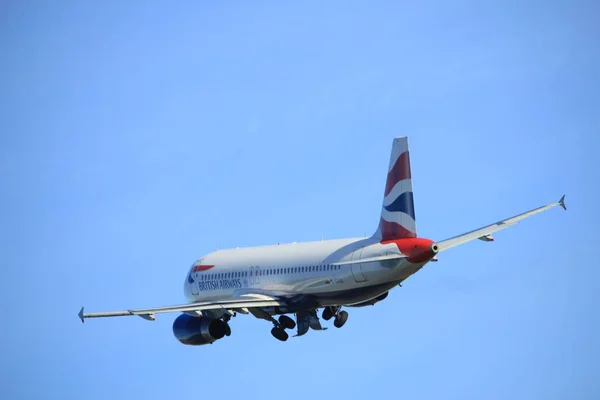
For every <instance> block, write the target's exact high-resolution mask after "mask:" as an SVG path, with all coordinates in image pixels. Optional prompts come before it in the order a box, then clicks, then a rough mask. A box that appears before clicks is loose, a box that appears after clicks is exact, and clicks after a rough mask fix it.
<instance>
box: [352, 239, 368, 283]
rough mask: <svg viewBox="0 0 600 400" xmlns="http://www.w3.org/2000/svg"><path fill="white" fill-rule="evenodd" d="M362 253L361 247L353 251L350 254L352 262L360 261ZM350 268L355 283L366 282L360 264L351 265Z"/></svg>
mask: <svg viewBox="0 0 600 400" xmlns="http://www.w3.org/2000/svg"><path fill="white" fill-rule="evenodd" d="M362 251H363V248H362V247H361V248H360V249H358V250H355V251H354V253H352V261H355V260H360V256H361V253H362ZM350 266H351V268H352V276H354V280H355V281H356V282H365V281H366V280H367V278H365V275H364V274H363V272H362V268H361V263H352V264H350Z"/></svg>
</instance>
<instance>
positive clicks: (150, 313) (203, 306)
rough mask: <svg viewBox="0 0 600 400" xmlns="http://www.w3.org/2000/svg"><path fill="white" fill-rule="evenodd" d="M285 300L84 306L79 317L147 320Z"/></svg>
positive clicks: (274, 304) (273, 303)
mask: <svg viewBox="0 0 600 400" xmlns="http://www.w3.org/2000/svg"><path fill="white" fill-rule="evenodd" d="M282 305H284V302H283V301H281V300H277V299H275V298H269V297H268V296H264V295H261V296H257V297H256V298H246V299H243V298H242V299H236V300H227V301H212V302H202V303H191V304H182V305H176V306H167V307H155V308H140V309H134V310H121V311H103V312H92V313H86V312H84V309H83V308H82V309H81V311H79V314H78V315H79V318H81V322H83V321H84V320H85V319H87V318H104V317H122V316H127V315H138V316H140V317H142V318H144V319H147V320H154V314H161V313H169V312H194V311H208V310H223V311H230V310H243V309H247V308H254V307H275V306H282Z"/></svg>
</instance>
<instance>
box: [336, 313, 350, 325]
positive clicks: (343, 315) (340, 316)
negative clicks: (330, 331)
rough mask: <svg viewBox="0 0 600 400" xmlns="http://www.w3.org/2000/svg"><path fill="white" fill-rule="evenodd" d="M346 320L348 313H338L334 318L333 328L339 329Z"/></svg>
mask: <svg viewBox="0 0 600 400" xmlns="http://www.w3.org/2000/svg"><path fill="white" fill-rule="evenodd" d="M347 320H348V313H347V312H346V311H340V312H339V314H338V315H336V316H335V321H333V326H335V327H336V328H341V327H342V326H344V324H345V323H346V321H347Z"/></svg>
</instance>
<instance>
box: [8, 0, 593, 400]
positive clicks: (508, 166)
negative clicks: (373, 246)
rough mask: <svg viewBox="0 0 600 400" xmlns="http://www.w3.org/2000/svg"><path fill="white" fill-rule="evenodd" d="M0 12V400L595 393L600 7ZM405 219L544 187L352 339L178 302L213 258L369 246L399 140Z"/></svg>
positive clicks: (522, 197)
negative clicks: (109, 315)
mask: <svg viewBox="0 0 600 400" xmlns="http://www.w3.org/2000/svg"><path fill="white" fill-rule="evenodd" d="M405 3H406V2H375V3H373V2H370V3H369V4H368V5H367V4H366V3H362V2H352V1H350V2H349V1H344V2H341V1H332V2H327V4H323V2H305V3H303V4H302V5H299V4H294V5H292V4H291V3H289V2H259V3H255V2H226V3H225V2H210V4H208V3H205V4H200V3H199V2H178V3H177V4H170V5H168V6H167V5H163V4H159V3H158V2H141V1H129V2H119V1H107V2H96V3H95V4H92V3H90V2H66V1H61V2H58V1H57V2H49V1H47V2H35V4H34V3H33V2H18V1H4V2H2V4H1V5H0V49H2V54H3V57H2V58H3V62H2V63H0V87H1V88H2V90H0V193H1V196H0V243H1V251H2V261H1V268H0V274H1V275H0V276H1V278H2V279H1V280H0V290H1V292H0V293H1V295H0V299H1V304H2V305H3V309H4V313H3V316H2V319H3V322H2V326H3V328H2V329H0V332H1V333H0V338H1V340H0V346H1V350H2V357H0V376H2V379H1V380H0V397H2V398H7V399H8V398H65V399H70V398H72V399H80V398H87V399H106V398H112V399H121V398H148V399H151V398H166V397H167V396H168V398H182V399H183V398H190V396H194V397H202V398H209V397H214V396H219V397H220V396H227V397H232V398H237V397H241V396H243V397H244V398H250V399H253V398H270V397H272V396H274V395H281V396H285V398H286V399H305V398H307V397H319V398H326V397H330V398H342V397H344V398H348V399H352V398H364V397H365V396H369V397H370V398H374V396H385V397H386V398H391V397H394V398H396V397H398V396H402V397H404V398H411V399H431V398H437V399H439V398H443V399H480V398H482V397H483V398H489V399H505V398H515V399H531V398H545V399H564V398H578V399H586V398H587V399H597V398H599V397H600V381H598V379H597V377H598V372H597V371H598V370H599V369H600V313H599V312H598V306H599V305H600V304H599V303H600V302H599V296H598V294H597V293H598V290H597V286H598V282H599V281H600V272H599V268H598V261H597V259H596V254H595V249H596V247H597V240H598V234H597V227H598V224H599V223H600V221H599V219H600V218H599V213H598V211H597V198H598V195H599V193H598V192H599V190H598V182H600V164H599V163H598V159H597V157H598V150H599V147H600V146H599V144H600V138H599V132H598V127H599V126H600V107H599V106H600V76H599V73H598V71H600V52H599V50H598V42H599V41H600V31H599V30H600V28H599V25H598V24H597V18H596V17H597V15H598V13H599V12H600V10H599V9H598V5H597V3H595V2H592V1H589V2H582V1H553V2H550V3H548V2H542V1H532V2H522V1H502V2H479V1H456V2H440V3H438V2H430V1H423V2H418V4H405ZM402 135H408V136H409V143H410V147H411V160H412V171H413V179H414V181H413V186H414V191H415V209H416V214H417V224H418V230H419V234H420V235H421V236H424V237H428V238H432V239H435V240H440V239H444V238H447V237H449V236H453V235H455V234H458V233H461V232H464V231H467V230H470V229H473V228H476V227H479V226H482V225H485V224H487V223H490V222H493V221H496V220H498V219H500V218H504V217H508V216H511V215H514V214H516V213H519V212H521V211H525V210H527V209H530V208H533V207H537V206H539V205H542V204H545V203H548V202H551V201H555V200H558V198H559V197H560V196H561V195H562V194H563V193H566V194H567V205H568V207H569V211H568V212H567V213H564V212H562V211H560V210H556V209H554V210H551V211H549V212H547V213H545V214H542V215H539V216H536V217H534V218H532V219H530V220H527V221H526V222H524V223H522V224H520V225H518V226H517V227H514V228H511V229H509V230H506V231H503V232H500V233H498V234H497V235H496V242H495V243H493V244H485V243H481V242H477V243H470V244H468V245H465V246H461V247H459V248H455V249H453V250H451V251H448V252H446V253H443V254H442V255H441V256H440V262H438V263H437V264H430V265H428V266H427V267H426V268H424V269H423V270H422V271H420V272H419V273H418V274H417V275H415V276H413V277H412V278H410V279H409V280H408V281H407V282H406V283H405V284H404V287H403V288H397V289H395V290H393V291H392V292H391V294H390V296H389V297H388V298H387V299H386V300H385V301H384V302H382V303H379V304H377V305H376V306H374V307H369V308H363V309H353V310H351V311H350V318H349V320H348V323H347V324H346V326H345V327H344V328H343V329H339V330H338V329H335V328H332V329H330V330H328V331H326V332H310V334H308V335H306V336H304V337H302V338H298V339H294V340H289V341H288V342H286V343H280V342H278V341H276V340H275V339H273V338H272V337H271V335H270V333H269V330H270V326H269V324H268V323H266V322H265V321H260V320H256V319H253V318H251V317H239V318H236V319H235V320H234V323H233V326H232V328H233V335H232V337H231V338H228V339H226V340H223V341H222V342H217V343H216V344H214V345H212V346H204V347H199V348H192V347H186V346H183V345H181V344H179V343H178V342H177V341H176V340H175V339H174V338H173V336H172V333H171V324H172V321H173V319H174V317H175V315H161V316H159V318H158V319H157V321H156V322H154V323H149V322H147V321H144V320H142V319H139V318H115V319H108V320H92V321H88V322H87V323H86V324H85V325H82V324H81V322H80V321H79V320H78V319H77V317H76V314H77V311H78V310H79V307H81V306H82V305H85V306H86V307H87V309H88V310H90V311H92V310H95V311H100V310H111V309H122V308H134V307H146V306H158V305H169V304H178V303H181V302H182V300H183V298H182V297H183V293H182V284H183V281H184V278H185V274H186V271H187V268H188V267H189V265H190V264H191V263H192V262H193V261H194V260H195V259H197V258H199V257H200V256H201V255H203V254H205V253H208V252H210V251H213V250H214V249H215V247H216V246H219V247H221V248H224V247H235V246H249V245H260V244H272V243H276V242H291V241H304V240H318V239H319V238H320V237H321V235H323V236H324V237H325V238H340V237H348V236H360V235H363V234H370V233H371V232H372V231H373V230H374V229H375V227H376V224H377V221H378V214H379V210H380V204H381V200H382V196H383V188H384V180H385V171H386V167H387V163H388V158H389V151H390V145H391V141H392V138H393V137H394V136H402Z"/></svg>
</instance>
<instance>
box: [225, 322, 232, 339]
mask: <svg viewBox="0 0 600 400" xmlns="http://www.w3.org/2000/svg"><path fill="white" fill-rule="evenodd" d="M225 336H231V327H230V326H229V324H228V323H225Z"/></svg>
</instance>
